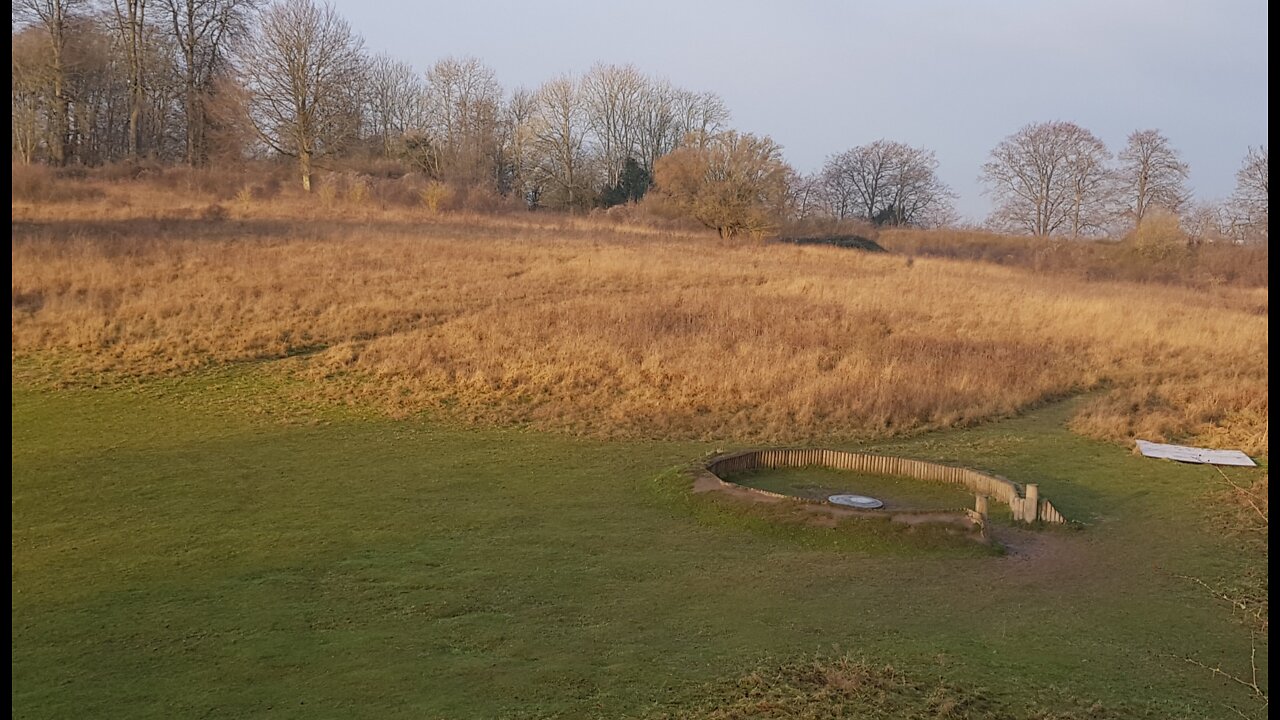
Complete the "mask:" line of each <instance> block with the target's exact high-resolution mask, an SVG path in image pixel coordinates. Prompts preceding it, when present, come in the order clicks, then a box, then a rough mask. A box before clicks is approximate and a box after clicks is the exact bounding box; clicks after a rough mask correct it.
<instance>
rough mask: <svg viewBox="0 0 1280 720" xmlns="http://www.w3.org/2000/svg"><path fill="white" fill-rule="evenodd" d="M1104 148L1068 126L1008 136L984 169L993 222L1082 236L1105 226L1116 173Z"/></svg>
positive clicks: (1035, 231)
mask: <svg viewBox="0 0 1280 720" xmlns="http://www.w3.org/2000/svg"><path fill="white" fill-rule="evenodd" d="M1109 157H1110V155H1109V153H1108V152H1107V148H1106V145H1104V144H1103V143H1102V141H1101V140H1099V139H1098V138H1097V137H1095V136H1094V135H1093V133H1091V132H1089V131H1088V130H1085V129H1084V128H1082V127H1080V126H1079V125H1076V124H1075V123H1070V122H1047V123H1036V124H1031V125H1027V126H1025V127H1023V128H1022V129H1020V130H1018V131H1017V132H1016V133H1014V134H1013V135H1010V136H1009V137H1007V138H1005V139H1004V140H1002V141H1001V142H1000V144H999V145H997V146H996V147H995V149H993V150H992V151H991V159H990V160H989V161H987V163H986V164H984V165H983V166H982V180H983V182H984V183H985V184H986V185H987V192H988V193H989V194H990V195H991V196H992V197H993V198H994V199H995V201H996V208H995V210H994V211H993V212H992V215H991V218H990V223H991V224H992V225H994V226H996V227H999V228H1002V229H1006V230H1015V231H1024V232H1029V233H1031V234H1032V235H1053V234H1059V233H1065V234H1070V235H1071V236H1072V237H1078V236H1080V235H1082V234H1086V233H1089V232H1092V231H1095V230H1098V229H1100V228H1102V227H1103V226H1104V225H1105V223H1106V222H1107V220H1108V219H1109V215H1110V212H1111V196H1112V189H1113V187H1114V184H1113V182H1114V181H1113V175H1112V173H1111V171H1110V170H1109V168H1108V167H1107V161H1108V160H1109Z"/></svg>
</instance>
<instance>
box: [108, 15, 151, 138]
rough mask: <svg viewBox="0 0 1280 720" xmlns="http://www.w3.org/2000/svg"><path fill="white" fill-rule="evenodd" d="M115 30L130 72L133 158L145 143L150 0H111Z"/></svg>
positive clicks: (130, 123) (130, 135) (130, 129)
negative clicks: (147, 35) (143, 139)
mask: <svg viewBox="0 0 1280 720" xmlns="http://www.w3.org/2000/svg"><path fill="white" fill-rule="evenodd" d="M111 9H112V11H113V12H114V14H115V26H116V27H115V29H116V33H117V34H118V35H119V37H120V44H121V46H122V47H123V48H124V52H125V58H126V60H127V63H128V74H129V138H128V143H129V157H130V158H133V159H135V160H136V159H137V157H138V153H139V150H140V148H139V145H140V144H141V143H142V107H143V104H144V103H145V101H146V98H145V97H144V93H145V92H146V90H145V88H144V87H143V76H144V75H143V57H144V55H145V54H146V48H145V47H144V44H145V43H146V29H147V22H146V15H147V2H146V0H111Z"/></svg>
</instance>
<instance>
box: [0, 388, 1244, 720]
mask: <svg viewBox="0 0 1280 720" xmlns="http://www.w3.org/2000/svg"><path fill="white" fill-rule="evenodd" d="M279 378H280V375H279V373H275V372H273V371H271V370H269V369H267V368H265V366H261V365H245V366H239V367H237V368H234V369H230V370H222V371H217V372H210V373H204V374H198V375H191V376H187V377H185V378H183V379H170V380H162V381H150V382H147V383H140V384H136V385H112V386H108V387H103V388H98V389H89V388H64V389H50V388H47V387H44V386H43V385H38V384H35V383H32V382H29V381H28V380H26V379H25V375H24V373H22V372H20V371H15V375H14V381H13V404H12V421H13V428H14V429H13V438H12V440H13V447H12V454H13V458H12V459H13V488H12V543H13V548H12V559H13V570H12V601H13V609H12V633H13V634H12V661H13V669H12V677H11V679H12V682H13V692H12V710H13V714H14V716H15V717H23V718H72V717H85V718H89V717H92V718H176V717H223V718H225V717H255V716H257V717H266V716H270V717H297V718H315V717H332V718H349V717H364V718H551V717H563V718H590V717H599V718H618V717H660V716H661V717H665V716H669V717H722V718H731V717H732V718H736V717H743V718H745V717H785V716H787V715H783V714H769V713H770V712H772V711H770V710H768V705H767V704H766V705H761V703H768V702H774V703H775V707H784V706H785V703H784V702H782V701H778V700H776V698H775V700H769V697H770V695H769V693H770V692H781V693H786V692H789V690H787V688H788V687H791V685H789V684H788V683H792V684H795V683H799V684H801V685H803V682H800V681H795V678H796V677H800V676H798V675H795V674H794V673H793V674H790V675H788V674H787V673H786V672H784V671H782V670H778V671H777V672H780V673H782V676H785V677H784V681H780V682H779V683H775V684H774V685H770V684H769V683H770V682H772V681H769V680H768V678H769V677H772V676H770V675H769V672H772V671H770V670H768V669H769V668H774V669H777V668H784V669H785V668H788V667H794V666H795V663H804V662H805V659H806V658H812V657H814V656H815V655H817V654H825V655H828V656H831V655H835V656H839V655H847V656H848V657H850V658H854V659H858V660H865V661H866V662H867V663H868V665H869V666H874V667H877V668H879V667H883V666H884V665H889V664H891V665H893V667H894V668H895V669H896V671H897V672H901V673H906V674H909V675H910V676H911V677H912V678H915V679H916V680H915V682H918V683H919V685H920V687H922V688H924V689H926V690H928V689H929V688H935V687H936V686H939V685H943V686H956V687H961V688H964V689H965V690H964V693H965V697H967V698H970V700H969V701H967V702H968V703H969V704H967V705H966V704H965V703H964V702H961V703H959V704H955V703H951V704H948V703H947V702H934V701H926V700H919V701H918V702H917V701H904V704H894V703H893V702H892V698H893V697H895V696H894V695H893V694H892V693H889V694H887V695H881V696H879V697H880V699H879V700H877V702H880V703H881V704H880V705H875V704H874V703H873V704H872V705H868V706H866V708H867V709H865V712H866V713H867V715H866V716H867V717H885V718H888V717H895V718H897V717H901V718H907V717H1017V718H1023V717H1025V718H1031V717H1039V718H1052V717H1059V718H1061V717H1080V718H1084V717H1151V718H1217V717H1223V718H1227V717H1238V715H1237V713H1236V710H1240V711H1241V712H1245V713H1257V712H1258V711H1259V707H1260V706H1259V704H1258V702H1257V701H1255V700H1253V699H1251V697H1250V692H1249V691H1248V690H1247V689H1245V688H1242V687H1241V686H1239V685H1238V684H1236V683H1233V682H1231V681H1229V680H1226V679H1222V678H1215V677H1213V676H1212V675H1211V673H1209V672H1208V671H1207V670H1206V669H1204V668H1201V667H1197V666H1195V665H1192V664H1190V663H1188V662H1186V660H1185V659H1184V658H1187V657H1191V658H1193V659H1197V660H1199V661H1202V662H1204V663H1206V664H1208V665H1210V666H1213V665H1216V664H1219V663H1221V664H1222V665H1223V667H1224V669H1226V670H1229V671H1232V672H1234V673H1237V674H1247V673H1248V672H1249V652H1250V634H1249V630H1248V627H1247V626H1246V625H1245V624H1244V623H1243V622H1242V621H1241V620H1240V618H1238V617H1233V616H1232V613H1231V609H1230V607H1229V606H1227V605H1226V604H1225V603H1223V602H1221V601H1219V600H1218V599H1215V598H1214V597H1213V596H1212V595H1211V594H1209V593H1208V592H1206V591H1205V590H1204V589H1202V588H1200V587H1198V586H1197V585H1195V584H1194V583H1193V582H1191V581H1188V580H1185V579H1182V578H1180V577H1178V576H1180V575H1185V576H1190V577H1197V578H1201V579H1203V580H1205V581H1206V582H1208V583H1210V584H1215V585H1216V584H1221V583H1229V582H1231V579H1233V578H1239V577H1242V576H1245V575H1246V574H1247V573H1249V572H1251V571H1259V568H1260V565H1259V563H1260V562H1261V561H1260V560H1259V559H1258V558H1256V557H1254V556H1252V555H1250V554H1248V553H1243V552H1241V551H1240V549H1239V548H1240V547H1241V544H1240V542H1239V540H1238V538H1233V537H1231V536H1230V535H1229V534H1227V533H1223V532H1222V531H1221V530H1220V528H1221V527H1222V526H1223V518H1222V512H1223V511H1222V510H1221V509H1220V508H1214V507H1213V505H1212V503H1213V501H1214V499H1215V498H1216V497H1218V494H1219V492H1220V488H1221V487H1222V483H1221V482H1220V481H1219V479H1217V475H1216V472H1215V471H1214V470H1213V469H1212V468H1209V467H1205V466H1184V465H1178V464H1174V463H1170V462H1164V461H1155V460H1149V459H1144V458H1141V457H1137V456H1135V455H1133V454H1131V453H1130V452H1128V451H1127V450H1126V449H1124V448H1122V447H1119V446H1115V445H1110V444H1105V443H1100V442H1095V441H1091V440H1086V439H1083V438H1081V437H1079V436H1077V435H1073V434H1071V433H1069V432H1067V431H1066V430H1065V429H1064V428H1063V423H1064V421H1065V418H1066V417H1067V407H1066V406H1065V405H1056V406H1048V407H1045V408H1043V409H1041V410H1038V411H1034V412H1032V413H1029V414H1027V415H1025V416H1023V417H1020V418H1016V419H1012V420H1007V421H1003V422H999V423H993V424H989V425H984V426H980V427H977V428H973V429H968V430H962V431H952V432H946V433H939V434H932V435H925V436H920V437H917V438H914V439H910V440H903V441H897V442H893V443H886V444H881V445H878V446H874V447H871V448H869V449H872V450H873V451H876V452H883V453H892V454H899V455H907V456H912V457H918V458H922V459H928V460H935V461H942V462H952V463H958V464H964V465H968V466H970V467H974V468H977V469H980V470H986V471H991V472H996V473H999V474H1001V475H1004V476H1006V477H1008V478H1010V479H1013V480H1015V481H1019V482H1038V483H1040V487H1041V491H1042V493H1043V494H1044V495H1045V496H1046V497H1049V498H1051V499H1052V500H1053V502H1054V504H1055V505H1056V506H1057V507H1058V508H1059V509H1060V510H1061V511H1062V512H1063V513H1064V514H1065V515H1067V516H1068V517H1071V518H1074V519H1078V520H1081V521H1083V522H1084V523H1085V527H1084V528H1082V529H1079V530H1062V529H1052V530H1043V531H1039V532H1036V533H1027V534H1026V535H1025V536H1024V537H1025V538H1028V539H1029V540H1027V546H1026V547H1025V548H1022V549H1021V550H1020V551H1016V552H1011V553H1010V554H1008V555H1005V556H993V555H987V554H983V555H973V554H957V553H949V552H945V551H938V552H932V551H929V550H927V549H926V550H918V551H913V552H909V553H903V552H880V551H877V550H875V546H874V545H873V546H868V548H870V549H865V548H864V549H857V546H856V544H854V545H850V543H847V542H841V541H840V539H839V538H838V537H837V535H836V534H837V533H838V532H840V531H839V530H824V529H820V528H808V529H804V530H803V531H799V530H797V531H794V532H770V531H768V530H767V529H765V528H762V527H761V524H760V523H759V522H758V518H750V517H746V516H743V517H741V518H739V517H738V516H737V515H736V514H735V512H734V511H733V509H732V508H723V507H711V506H709V505H707V501H705V500H703V499H701V498H694V497H691V496H690V495H689V494H688V493H687V492H685V490H686V488H685V487H684V486H683V483H684V482H685V480H683V479H682V478H683V477H684V476H683V475H681V473H679V472H676V469H678V468H680V467H683V466H685V465H686V464H687V463H688V462H689V461H690V460H692V459H696V458H698V457H701V456H704V455H706V454H707V453H709V452H712V451H715V450H726V449H731V447H732V441H726V442H725V443H723V444H721V446H719V447H715V446H712V445H709V444H696V443H660V442H633V443H609V442H600V441H586V440H580V439H573V438H569V437H565V436H556V435H548V434H541V433H535V432H528V431H522V430H518V429H507V430H476V429H466V428H459V427H453V426H446V425H442V424H438V423H434V422H433V421H431V420H430V419H413V420H388V419H382V418H378V417H375V416H372V415H369V414H365V413H362V412H357V411H353V410H346V409H342V410H339V409H326V408H324V407H313V406H311V405H309V404H308V403H306V402H304V401H303V400H302V399H300V395H299V392H298V391H297V389H296V388H290V387H288V386H287V383H284V382H283V381H281V380H280V379H279ZM846 447H848V446H846ZM850 449H854V448H850ZM1260 474H1261V471H1244V470H1239V471H1233V473H1232V476H1233V477H1235V478H1237V479H1239V480H1240V481H1241V482H1244V483H1248V482H1249V481H1250V480H1251V479H1252V478H1253V477H1255V476H1260ZM1206 504H1208V505H1206ZM1015 550H1019V549H1018V548H1015ZM1261 572H1265V568H1263V569H1262V570H1261ZM1264 637H1265V636H1262V637H1260V638H1259V640H1258V643H1259V647H1258V660H1259V665H1260V671H1261V672H1262V673H1263V677H1264V678H1265V673H1266V658H1267V648H1266V646H1265V640H1264V639H1263V638H1264ZM756 668H766V670H765V671H763V672H762V673H757V674H754V675H753V674H752V671H753V669H756ZM876 677H880V676H876ZM744 678H745V679H744ZM762 678H763V679H762ZM787 678H790V679H787ZM793 681H795V682H793ZM859 682H861V681H859ZM868 682H870V681H868ZM762 683H763V685H762ZM871 687H872V688H873V689H874V687H877V686H876V685H875V684H874V683H872V684H871ZM761 688H763V689H761ZM770 688H773V689H772V690H770ZM851 692H852V691H851ZM859 692H862V691H859ZM752 693H757V694H758V698H753V697H752V695H751V694H752ZM815 697H816V698H817V699H816V700H815V701H814V703H815V704H813V705H812V706H809V707H810V710H809V711H808V712H810V714H809V715H805V717H814V718H817V717H837V716H839V715H838V714H832V713H837V711H836V710H832V709H831V708H834V707H836V705H833V704H832V702H833V701H832V700H831V697H833V696H831V695H821V694H820V695H818V696H815ZM744 698H745V699H744ZM778 703H782V704H778ZM1095 703H1096V704H1097V706H1096V707H1094V705H1095ZM711 706H718V707H729V706H732V707H736V708H738V709H739V710H738V711H735V712H738V714H733V713H731V712H728V711H726V712H722V713H721V714H718V715H717V714H713V713H714V712H715V711H713V710H710V709H708V708H709V707H711ZM762 707H763V708H764V710H761V709H760V708H762ZM840 707H845V706H840ZM848 707H854V706H852V705H851V706H848ZM858 707H861V706H858ZM753 708H754V709H753ZM813 708H827V709H826V710H821V711H818V710H813ZM1090 708H1092V709H1090ZM753 712H755V713H757V714H751V713H753ZM840 712H846V711H840ZM847 712H853V711H847ZM859 712H863V711H859ZM821 713H827V714H821ZM845 716H856V715H845Z"/></svg>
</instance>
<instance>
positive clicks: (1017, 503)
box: [693, 448, 1066, 528]
mask: <svg viewBox="0 0 1280 720" xmlns="http://www.w3.org/2000/svg"><path fill="white" fill-rule="evenodd" d="M800 467H826V468H835V469H839V470H849V471H854V472H861V473H867V474H875V475H888V476H899V477H906V478H914V479H917V480H926V481H933V482H943V483H954V484H957V485H960V486H963V487H964V488H966V489H967V490H968V491H970V492H972V493H973V494H974V507H973V509H964V510H917V509H897V510H895V509H891V508H884V509H860V508H856V507H849V506H846V505H843V504H837V503H834V502H831V501H830V500H827V499H821V500H819V499H812V498H802V497H796V496H793V495H784V494H781V493H776V492H772V491H769V490H763V489H760V488H753V487H747V486H746V485H742V484H739V483H735V482H732V481H730V480H726V479H725V478H726V477H729V476H731V475H732V474H734V473H741V472H744V471H751V470H759V469H766V468H768V469H772V468H800ZM693 491H694V492H695V493H708V492H718V493H723V494H725V495H728V496H731V497H735V498H739V499H743V500H749V501H754V502H770V503H776V502H782V501H786V500H790V501H796V502H800V503H802V504H804V507H805V509H806V510H809V511H810V512H813V513H815V514H818V515H824V516H827V517H830V518H834V519H839V518H842V517H868V518H870V517H881V518H882V517H886V516H887V517H889V518H890V519H891V520H893V521H894V522H901V523H907V524H911V525H916V524H921V523H940V524H948V525H958V526H962V527H968V528H984V527H985V525H986V523H987V506H988V501H989V500H992V499H994V500H996V501H998V502H1001V503H1004V504H1005V505H1008V506H1009V508H1010V510H1011V512H1012V514H1013V519H1014V520H1015V521H1017V522H1023V523H1033V522H1036V521H1037V520H1038V521H1041V522H1046V523H1054V524H1060V523H1064V522H1066V519H1065V518H1064V517H1063V516H1062V514H1061V513H1059V512H1058V510H1057V509H1056V508H1055V507H1054V506H1053V504H1052V503H1050V502H1049V501H1048V500H1045V499H1041V498H1040V492H1039V487H1038V486H1037V485H1034V484H1029V485H1026V486H1025V487H1024V486H1022V485H1019V484H1018V483H1015V482H1012V481H1009V480H1006V479H1004V478H1001V477H996V476H993V475H988V474H986V473H981V472H978V471H976V470H970V469H968V468H960V467H952V466H949V465H940V464H938V463H931V462H925V461H923V460H911V459H908V458H898V457H889V456H884V455H870V454H866V453H857V452H846V451H842V450H825V449H818V448H781V449H777V448H773V449H760V450H743V451H739V452H735V453H729V454H726V455H717V456H716V457H713V458H711V459H710V460H708V461H707V462H706V463H705V464H703V465H702V466H701V467H700V468H699V469H697V471H696V472H695V477H694V484H693Z"/></svg>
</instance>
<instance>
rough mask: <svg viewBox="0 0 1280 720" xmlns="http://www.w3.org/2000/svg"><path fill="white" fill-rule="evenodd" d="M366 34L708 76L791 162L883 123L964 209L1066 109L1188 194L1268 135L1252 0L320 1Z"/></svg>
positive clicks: (744, 125) (839, 146)
mask: <svg viewBox="0 0 1280 720" xmlns="http://www.w3.org/2000/svg"><path fill="white" fill-rule="evenodd" d="M334 4H335V6H336V7H337V8H338V9H339V10H340V11H341V12H342V13H343V14H344V15H345V16H346V17H347V19H348V20H349V21H350V22H351V24H352V26H353V28H354V29H355V30H356V31H358V32H359V33H361V34H362V35H363V36H364V38H365V41H366V43H367V45H368V48H369V49H370V50H371V51H374V52H378V51H383V52H388V53H390V54H392V55H393V56H396V57H397V58H398V59H400V60H404V61H406V62H409V63H411V64H412V65H414V66H415V67H417V68H418V69H420V70H424V71H425V70H426V68H427V67H428V66H430V65H431V64H432V63H434V62H435V61H436V60H438V59H440V58H443V57H446V56H449V55H453V56H466V55H473V56H475V57H478V58H480V59H481V60H483V61H484V62H485V63H487V64H488V65H489V66H490V67H492V68H493V69H494V70H495V72H496V73H497V75H498V79H499V80H500V81H501V82H502V83H503V85H504V87H505V88H506V89H507V90H511V89H512V88H514V87H517V86H521V85H523V86H527V87H529V88H534V87H536V86H537V85H539V84H540V83H541V82H543V81H544V80H547V79H550V78H552V77H554V76H556V75H558V74H561V73H565V72H569V73H575V74H581V73H583V72H585V71H586V70H587V69H589V68H590V67H591V65H592V64H593V63H595V62H597V61H603V62H606V63H633V64H634V65H636V66H637V67H638V68H640V69H641V70H643V71H645V72H646V73H649V74H652V75H658V76H665V77H667V78H669V79H670V80H671V81H672V82H674V83H676V84H677V85H680V86H682V87H686V88H689V89H691V90H712V91H714V92H716V93H718V94H719V95H720V96H721V97H723V98H724V100H725V102H726V103H727V104H728V106H729V108H730V110H731V111H732V112H733V121H732V125H733V127H735V128H736V129H739V130H743V131H746V132H753V133H759V134H767V135H769V136H771V137H772V138H773V139H774V140H776V141H778V142H779V143H781V144H782V145H783V147H784V148H785V151H786V155H787V159H788V160H789V161H790V162H791V163H792V164H793V165H794V166H795V167H796V168H797V169H798V170H800V171H802V172H810V171H813V170H815V169H817V168H819V167H820V166H821V165H822V163H823V160H824V159H825V158H826V157H827V156H828V155H831V154H833V153H836V152H840V151H842V150H846V149H848V148H850V147H853V146H855V145H861V144H863V143H867V142H871V141H873V140H877V139H880V138H886V139H889V140H897V141H901V142H906V143H909V144H912V145H921V146H924V147H927V148H930V149H932V150H934V151H935V152H936V153H937V156H938V160H939V162H940V163H941V166H940V168H939V173H940V174H941V176H942V178H943V180H944V181H946V182H947V183H949V184H950V185H951V186H952V188H953V189H955V190H956V192H957V193H959V195H960V199H959V201H958V202H957V207H958V209H959V210H960V212H961V214H962V215H964V216H966V217H967V218H968V219H972V220H981V219H982V218H984V217H985V216H986V213H987V211H988V209H989V202H988V200H987V198H986V197H985V196H983V195H982V187H981V185H980V184H979V182H978V174H979V173H980V171H981V166H982V163H983V162H984V161H985V159H986V156H987V153H989V152H990V150H991V148H992V147H994V146H995V144H996V143H998V142H999V141H1000V140H1001V138H1003V137H1005V136H1006V135H1008V134H1010V133H1012V132H1013V131H1015V130H1017V129H1018V128H1019V127H1021V126H1023V125H1025V124H1027V123H1030V122H1040V121H1047V120H1070V121H1073V122H1075V123H1078V124H1080V125H1082V126H1084V127H1085V128H1088V129H1089V130H1091V131H1093V132H1094V133H1095V134H1096V135H1098V136H1099V137H1100V138H1102V140H1103V141H1105V142H1106V143H1107V145H1108V147H1110V148H1111V150H1112V151H1113V152H1115V151H1117V150H1119V149H1120V147H1121V146H1122V145H1123V143H1124V140H1125V137H1126V136H1127V135H1128V134H1129V133H1130V132H1131V131H1133V130H1136V129H1140V128H1158V129H1159V130H1161V131H1162V132H1164V134H1165V135H1166V136H1168V137H1169V138H1170V140H1171V141H1172V143H1173V145H1174V147H1176V148H1177V149H1178V150H1179V151H1181V153H1182V157H1183V159H1184V160H1186V161H1187V162H1188V163H1190V165H1191V185H1192V188H1193V190H1194V191H1195V193H1196V196H1197V198H1199V199H1221V198H1225V197H1226V196H1228V195H1230V194H1231V191H1232V189H1233V187H1234V184H1235V172H1236V170H1237V169H1238V168H1239V166H1240V163H1241V160H1242V159H1243V158H1244V155H1245V152H1246V151H1247V149H1248V147H1249V146H1251V145H1253V146H1256V145H1261V144H1265V143H1266V142H1267V4H1266V2H1265V1H1263V0H1160V1H1159V2H1157V1H1155V0H1055V1H1053V2H1049V1H1047V0H1046V1H1035V0H965V1H964V2H959V1H956V0H915V1H913V0H901V1H897V2H889V1H882V2H854V1H852V0H851V1H849V2H838V1H836V0H831V1H825V2H817V1H813V2H806V1H805V0H790V1H789V2H787V1H786V0H774V1H771V2H763V1H762V2H757V1H755V0H681V1H676V2H671V1H670V0H647V1H639V2H616V3H614V2H603V1H602V0H590V1H588V2H569V1H568V0H540V1H539V2H495V1H493V0H464V2H455V3H426V2H418V1H415V0H334Z"/></svg>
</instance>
